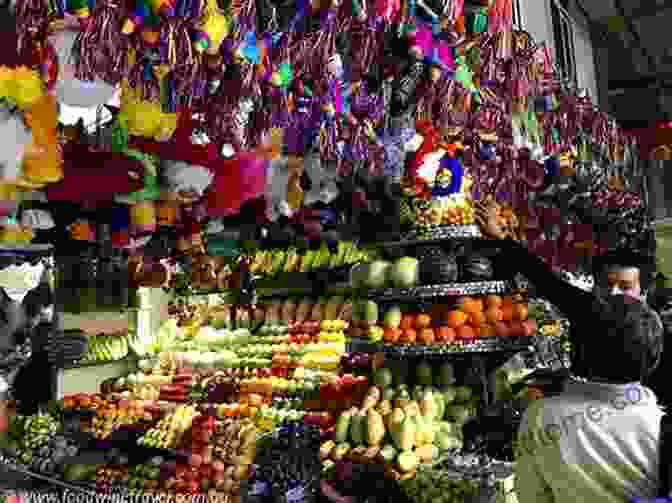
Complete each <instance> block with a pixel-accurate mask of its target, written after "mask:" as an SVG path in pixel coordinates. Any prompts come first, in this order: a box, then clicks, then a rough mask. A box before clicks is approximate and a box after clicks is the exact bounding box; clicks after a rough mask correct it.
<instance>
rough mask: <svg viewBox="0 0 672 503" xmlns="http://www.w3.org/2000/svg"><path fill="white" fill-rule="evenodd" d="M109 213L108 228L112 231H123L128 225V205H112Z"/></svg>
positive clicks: (129, 223)
mask: <svg viewBox="0 0 672 503" xmlns="http://www.w3.org/2000/svg"><path fill="white" fill-rule="evenodd" d="M111 213H112V218H111V220H110V230H111V231H112V232H119V231H123V230H126V229H128V228H129V227H130V225H131V214H130V212H129V210H128V206H126V205H123V206H113V207H112V212H111Z"/></svg>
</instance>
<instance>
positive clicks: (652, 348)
mask: <svg viewBox="0 0 672 503" xmlns="http://www.w3.org/2000/svg"><path fill="white" fill-rule="evenodd" d="M579 330H580V332H581V342H580V344H578V347H577V348H575V350H576V354H575V359H576V360H577V363H578V367H579V368H581V369H584V370H583V371H582V373H584V374H586V375H582V376H581V377H586V378H588V379H590V378H595V379H604V380H607V381H609V382H613V383H628V382H638V381H641V380H642V379H644V378H645V377H647V376H649V375H650V374H651V373H652V372H653V371H654V370H655V369H656V368H657V367H658V364H659V363H660V356H661V354H662V352H663V327H662V324H661V321H660V318H659V317H658V315H657V314H656V313H655V312H654V311H653V310H652V309H651V308H649V307H648V306H647V305H646V304H644V303H642V302H640V301H639V300H637V299H634V298H632V297H629V296H627V295H610V296H607V297H596V299H595V301H594V303H593V309H592V317H591V318H590V319H587V320H585V326H584V327H579Z"/></svg>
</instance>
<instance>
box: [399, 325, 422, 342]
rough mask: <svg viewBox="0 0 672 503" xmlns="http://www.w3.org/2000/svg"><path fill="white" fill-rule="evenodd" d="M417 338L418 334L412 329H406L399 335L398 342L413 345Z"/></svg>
mask: <svg viewBox="0 0 672 503" xmlns="http://www.w3.org/2000/svg"><path fill="white" fill-rule="evenodd" d="M417 338H418V333H417V332H416V331H415V330H413V329H412V328H407V329H406V330H404V333H403V334H401V337H400V338H399V342H401V343H403V344H413V343H414V342H415V340H416V339H417Z"/></svg>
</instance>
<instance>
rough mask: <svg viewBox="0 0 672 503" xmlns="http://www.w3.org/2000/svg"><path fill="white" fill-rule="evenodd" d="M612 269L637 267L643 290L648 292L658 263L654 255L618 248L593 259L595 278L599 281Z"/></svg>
mask: <svg viewBox="0 0 672 503" xmlns="http://www.w3.org/2000/svg"><path fill="white" fill-rule="evenodd" d="M612 267H636V268H637V269H639V283H640V285H641V286H642V290H648V288H649V286H650V284H651V281H652V280H653V275H654V274H655V271H656V261H655V257H653V256H652V255H648V254H645V253H640V252H638V251H635V250H630V249H626V248H618V249H615V250H610V251H609V252H607V253H605V254H604V255H601V256H599V257H596V258H595V259H593V276H594V277H595V279H596V280H597V279H598V278H599V277H600V276H601V275H603V274H604V273H605V272H606V271H607V270H608V269H610V268H612Z"/></svg>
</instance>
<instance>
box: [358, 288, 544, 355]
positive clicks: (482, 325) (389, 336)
mask: <svg viewBox="0 0 672 503" xmlns="http://www.w3.org/2000/svg"><path fill="white" fill-rule="evenodd" d="M380 311H381V309H380V308H379V306H378V304H377V303H376V302H374V301H372V300H366V301H361V302H360V303H356V304H355V306H354V311H353V312H355V313H362V314H363V315H362V316H357V317H356V319H355V320H353V322H352V329H351V330H350V331H349V334H350V336H352V337H362V336H366V337H368V338H369V340H370V341H371V342H376V343H379V342H384V343H386V344H401V345H404V344H405V345H409V344H417V345H425V346H431V345H437V344H450V343H454V342H460V341H473V340H478V339H486V338H491V337H531V336H534V335H537V322H536V320H533V319H528V306H527V302H526V301H525V300H523V299H522V298H521V297H519V296H505V297H500V296H498V295H488V296H478V297H460V298H458V299H456V300H455V301H453V302H450V303H445V304H439V303H435V304H434V305H433V306H432V307H431V309H430V310H429V311H428V312H412V311H406V312H404V310H403V309H402V307H401V306H399V305H390V306H389V307H387V309H386V310H385V314H384V315H383V317H382V323H380V322H379V315H380Z"/></svg>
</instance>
